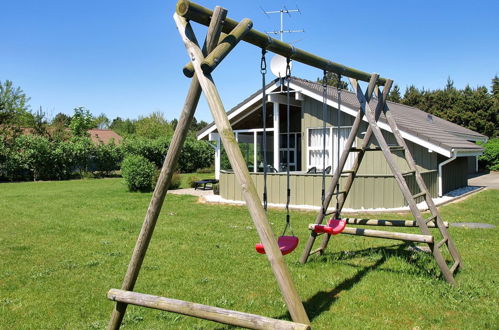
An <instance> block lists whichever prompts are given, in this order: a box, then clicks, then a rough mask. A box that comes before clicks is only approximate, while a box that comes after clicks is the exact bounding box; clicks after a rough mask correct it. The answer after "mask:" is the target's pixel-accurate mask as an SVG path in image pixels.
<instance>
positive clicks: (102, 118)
mask: <svg viewBox="0 0 499 330" xmlns="http://www.w3.org/2000/svg"><path fill="white" fill-rule="evenodd" d="M109 124H110V120H109V118H107V116H106V115H105V114H104V113H101V114H100V115H99V116H97V117H96V118H95V126H96V127H97V128H98V129H108V128H109Z"/></svg>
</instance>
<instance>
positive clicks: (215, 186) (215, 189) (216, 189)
mask: <svg viewBox="0 0 499 330" xmlns="http://www.w3.org/2000/svg"><path fill="white" fill-rule="evenodd" d="M213 194H214V195H220V184H219V183H214V184H213Z"/></svg>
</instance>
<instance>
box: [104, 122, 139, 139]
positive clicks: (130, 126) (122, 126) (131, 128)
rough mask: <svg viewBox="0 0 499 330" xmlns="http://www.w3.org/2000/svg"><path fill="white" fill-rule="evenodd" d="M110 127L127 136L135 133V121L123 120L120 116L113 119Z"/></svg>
mask: <svg viewBox="0 0 499 330" xmlns="http://www.w3.org/2000/svg"><path fill="white" fill-rule="evenodd" d="M109 129H112V130H113V131H115V132H116V133H118V134H119V135H121V136H123V137H126V136H130V135H132V134H134V133H135V125H134V122H133V121H132V120H130V119H126V120H123V119H121V118H120V117H116V118H115V119H113V121H112V123H111V125H109Z"/></svg>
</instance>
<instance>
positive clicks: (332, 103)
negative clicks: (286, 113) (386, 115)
mask: <svg viewBox="0 0 499 330" xmlns="http://www.w3.org/2000/svg"><path fill="white" fill-rule="evenodd" d="M290 87H291V88H293V89H295V90H299V91H300V92H301V93H302V94H304V95H306V96H308V97H311V98H313V99H314V100H316V101H319V102H322V95H319V94H317V93H314V92H311V91H309V90H307V89H304V88H302V87H300V86H297V85H294V84H293V83H290ZM326 102H327V105H329V106H330V107H333V108H336V109H338V102H335V101H332V100H329V99H328V100H327V101H326ZM340 109H341V111H343V112H345V113H347V114H349V115H351V116H353V117H355V116H357V111H358V110H355V109H352V108H350V107H348V106H345V105H344V104H342V105H341V107H340ZM363 120H364V121H365V122H367V118H366V117H365V116H364V117H363ZM378 126H379V128H381V129H383V130H385V131H387V132H390V133H391V132H392V130H391V128H390V125H388V124H387V123H383V122H381V121H378ZM400 133H401V134H402V137H403V138H404V139H406V140H409V141H411V142H414V143H416V144H419V145H420V146H423V147H425V148H427V149H430V150H432V151H434V152H437V153H439V154H441V155H443V156H445V157H450V156H451V155H452V152H451V151H450V150H447V149H445V148H442V147H439V146H437V145H435V144H433V143H431V142H429V141H426V140H424V139H421V138H420V137H417V136H415V135H413V134H410V133H408V132H405V131H403V130H400Z"/></svg>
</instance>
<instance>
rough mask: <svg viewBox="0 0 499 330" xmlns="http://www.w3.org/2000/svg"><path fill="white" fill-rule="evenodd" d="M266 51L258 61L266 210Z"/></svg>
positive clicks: (265, 202)
mask: <svg viewBox="0 0 499 330" xmlns="http://www.w3.org/2000/svg"><path fill="white" fill-rule="evenodd" d="M266 54H267V50H266V49H265V48H262V59H261V60H260V73H261V74H262V119H263V138H262V144H263V148H262V150H263V208H264V210H265V211H266V210H267V103H266V98H267V96H266V94H265V84H266V82H265V75H266V74H267V61H266V58H265V55H266Z"/></svg>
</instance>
